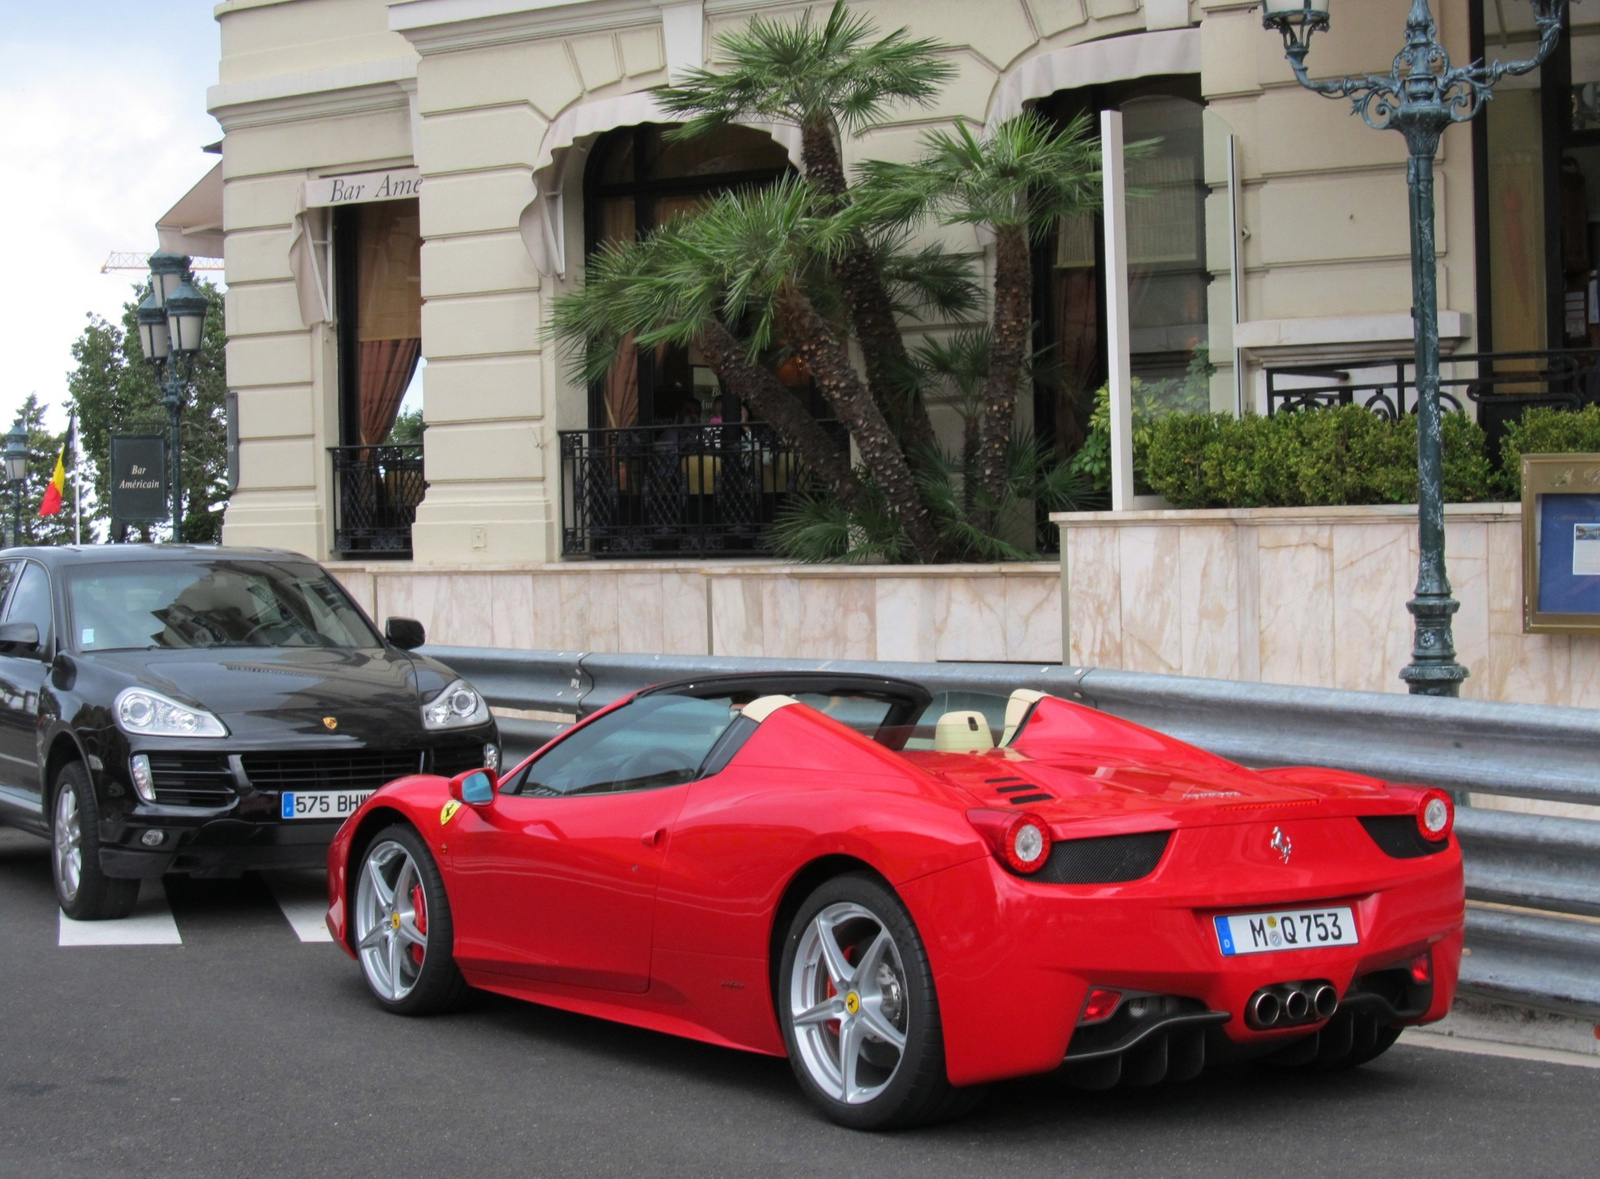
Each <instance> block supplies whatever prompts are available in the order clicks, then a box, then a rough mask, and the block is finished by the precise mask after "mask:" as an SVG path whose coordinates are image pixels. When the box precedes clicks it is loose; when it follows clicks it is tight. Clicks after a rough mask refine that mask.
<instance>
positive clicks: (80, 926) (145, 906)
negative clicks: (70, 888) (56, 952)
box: [57, 880, 183, 946]
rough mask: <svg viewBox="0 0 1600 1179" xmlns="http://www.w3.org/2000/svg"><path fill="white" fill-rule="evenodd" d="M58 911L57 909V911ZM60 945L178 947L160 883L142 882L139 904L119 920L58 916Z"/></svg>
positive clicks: (178, 938)
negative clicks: (59, 917)
mask: <svg viewBox="0 0 1600 1179" xmlns="http://www.w3.org/2000/svg"><path fill="white" fill-rule="evenodd" d="M58 912H59V910H58ZM57 944H59V945H62V946H181V945H182V944H183V938H182V937H181V936H180V935H179V934H178V923H177V922H176V921H174V920H173V919H172V909H171V907H169V906H168V904H167V893H166V890H165V889H163V888H162V887H161V881H160V880H146V881H144V882H143V883H142V885H141V886H140V888H139V903H138V905H137V906H135V908H134V910H133V913H132V915H130V916H128V917H124V918H122V919H121V920H120V921H74V920H73V919H72V918H70V917H68V916H67V915H66V914H65V913H61V934H60V941H59V942H58V943H57Z"/></svg>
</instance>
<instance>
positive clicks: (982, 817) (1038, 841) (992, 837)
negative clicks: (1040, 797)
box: [967, 807, 1050, 876]
mask: <svg viewBox="0 0 1600 1179" xmlns="http://www.w3.org/2000/svg"><path fill="white" fill-rule="evenodd" d="M967 820H968V821H969V822H970V823H971V824H972V825H973V826H974V827H975V828H977V830H978V833H979V834H980V835H982V836H983V837H984V839H985V840H987V841H988V844H989V848H990V850H991V851H993V852H994V854H995V858H996V859H998V860H999V861H1000V862H1001V863H1002V864H1004V865H1005V866H1006V867H1007V868H1010V869H1011V870H1012V871H1013V872H1017V873H1020V874H1022V875H1024V876H1026V875H1029V874H1030V873H1033V872H1037V871H1038V870H1039V869H1040V868H1043V867H1044V866H1045V864H1046V863H1047V862H1048V861H1049V859H1050V827H1049V825H1048V824H1046V823H1045V821H1044V820H1043V819H1041V818H1040V817H1039V816H1038V815H1035V814H1030V813H1029V812H1027V811H1023V812H1022V813H1021V814H1017V813H1015V812H1011V811H1001V810H993V809H991V808H987V807H981V808H978V809H975V810H970V811H968V812H967Z"/></svg>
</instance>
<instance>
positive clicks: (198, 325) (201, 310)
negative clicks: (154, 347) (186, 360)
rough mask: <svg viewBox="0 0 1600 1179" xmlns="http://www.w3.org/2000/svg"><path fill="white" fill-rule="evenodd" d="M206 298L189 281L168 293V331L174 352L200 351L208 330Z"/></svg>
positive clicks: (190, 352)
mask: <svg viewBox="0 0 1600 1179" xmlns="http://www.w3.org/2000/svg"><path fill="white" fill-rule="evenodd" d="M206 307H207V302H206V297H205V295H203V294H202V293H201V292H200V291H198V290H196V289H195V288H194V286H193V285H191V284H190V282H189V281H188V279H185V280H184V281H183V282H181V283H179V284H178V285H177V286H176V287H174V288H173V289H172V290H170V291H168V292H167V303H166V310H167V330H168V331H169V332H170V333H171V347H172V350H173V351H174V352H183V353H186V354H190V355H192V354H194V353H196V352H198V351H200V344H201V340H202V339H203V337H204V334H205V328H206Z"/></svg>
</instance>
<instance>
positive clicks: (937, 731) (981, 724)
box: [933, 712, 994, 753]
mask: <svg viewBox="0 0 1600 1179" xmlns="http://www.w3.org/2000/svg"><path fill="white" fill-rule="evenodd" d="M933 747H934V748H935V749H937V750H939V751H940V752H941V753H982V752H983V751H984V750H985V749H993V748H994V734H993V733H991V732H990V731H989V721H988V719H987V718H986V717H985V716H984V715H983V713H981V712H947V713H945V714H944V715H943V716H941V717H940V718H939V723H938V724H936V725H935V726H934V729H933Z"/></svg>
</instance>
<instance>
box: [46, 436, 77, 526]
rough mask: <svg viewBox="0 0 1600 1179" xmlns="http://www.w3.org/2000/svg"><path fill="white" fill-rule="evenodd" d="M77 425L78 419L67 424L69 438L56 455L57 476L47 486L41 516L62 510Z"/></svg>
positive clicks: (52, 514)
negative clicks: (73, 437)
mask: <svg viewBox="0 0 1600 1179" xmlns="http://www.w3.org/2000/svg"><path fill="white" fill-rule="evenodd" d="M76 425H77V420H76V417H74V418H73V419H72V420H69V421H68V422H67V436H66V438H65V439H64V440H63V441H62V443H61V453H60V454H58V455H56V469H55V474H53V475H51V476H50V482H49V483H48V484H46V485H45V489H44V500H43V502H41V503H40V504H39V515H40V516H41V517H43V516H54V515H55V514H56V513H57V512H59V511H60V510H61V493H62V492H63V491H65V490H66V487H67V452H68V451H70V450H71V449H72V435H73V433H74V427H75V426H76Z"/></svg>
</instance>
